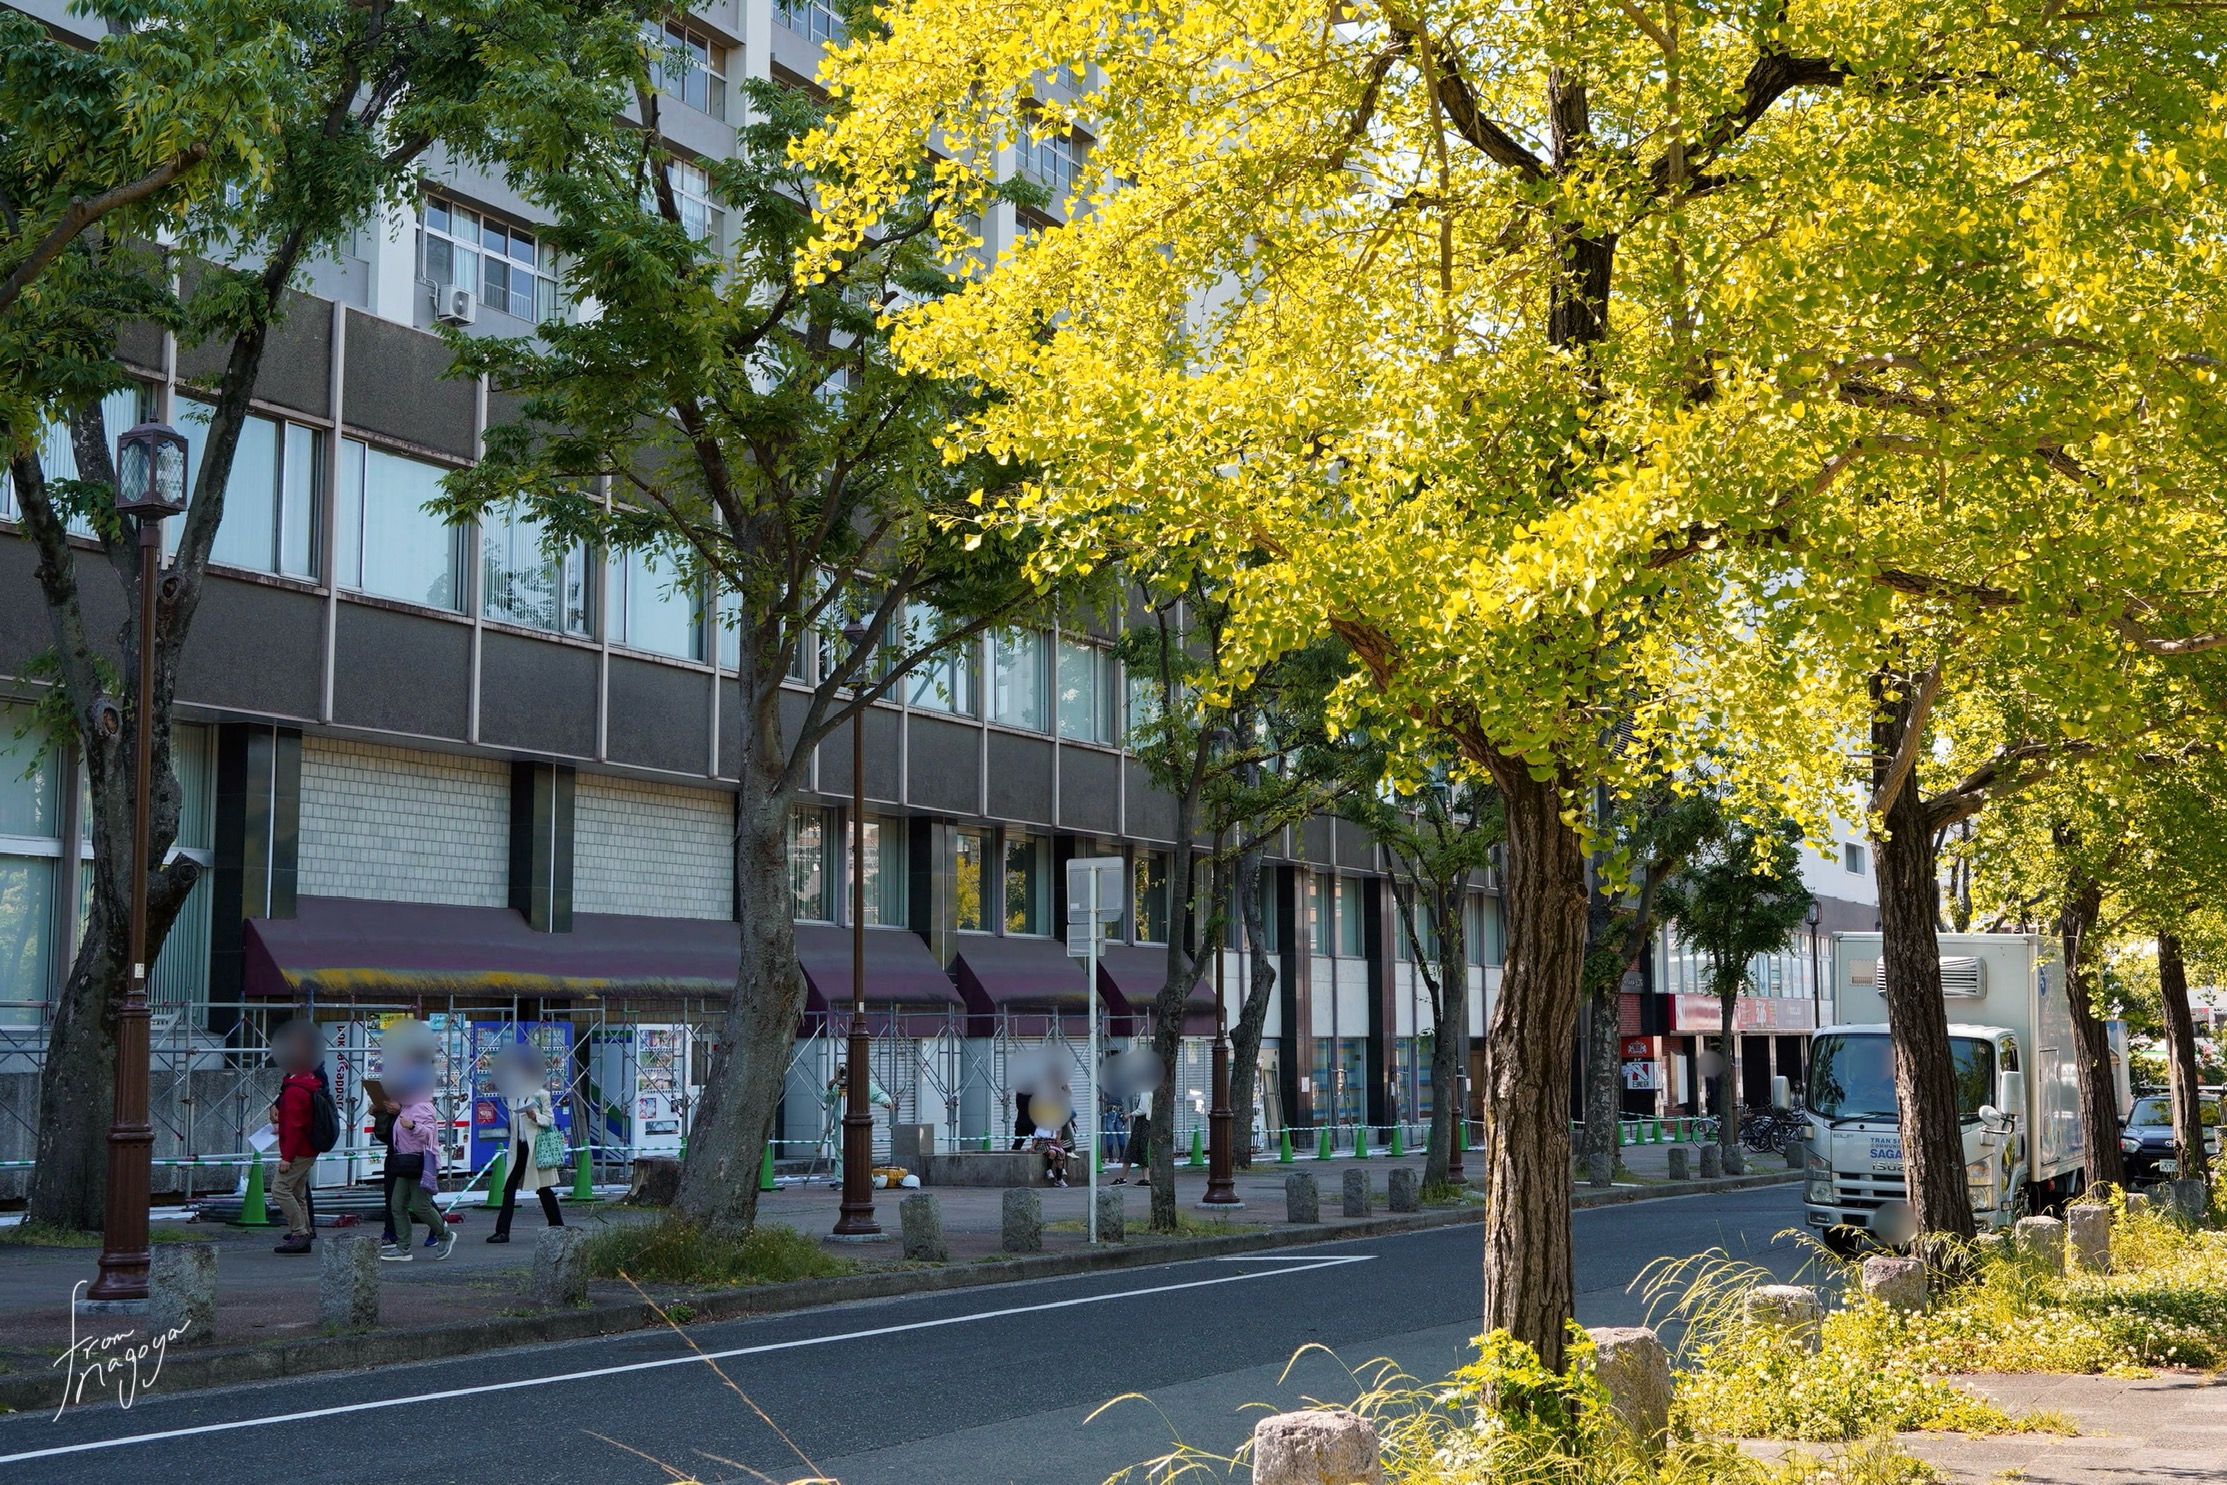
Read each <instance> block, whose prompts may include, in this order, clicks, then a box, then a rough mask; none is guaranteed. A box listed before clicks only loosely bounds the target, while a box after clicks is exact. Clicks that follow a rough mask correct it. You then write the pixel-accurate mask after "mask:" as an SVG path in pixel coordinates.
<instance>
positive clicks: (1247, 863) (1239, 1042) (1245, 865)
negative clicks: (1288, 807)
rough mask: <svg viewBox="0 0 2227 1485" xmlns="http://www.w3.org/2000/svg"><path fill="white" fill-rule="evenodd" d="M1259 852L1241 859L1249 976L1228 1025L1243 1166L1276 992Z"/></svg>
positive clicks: (1235, 1150) (1235, 1147)
mask: <svg viewBox="0 0 2227 1485" xmlns="http://www.w3.org/2000/svg"><path fill="white" fill-rule="evenodd" d="M1260 868H1261V852H1260V851H1258V850H1252V851H1247V852H1245V853H1244V854H1243V855H1241V856H1239V857H1238V858H1237V902H1238V912H1239V914H1240V917H1241V921H1242V922H1243V924H1244V929H1245V950H1246V953H1245V960H1246V964H1247V966H1248V967H1249V968H1250V970H1251V978H1250V980H1249V981H1248V983H1247V984H1246V986H1245V999H1244V1001H1243V1002H1242V1004H1241V1005H1240V1006H1239V1008H1238V1012H1237V1024H1236V1025H1235V1026H1233V1027H1231V1028H1230V1034H1229V1044H1230V1068H1229V1106H1230V1112H1231V1114H1232V1115H1233V1116H1234V1117H1235V1119H1236V1121H1237V1125H1236V1128H1235V1129H1233V1130H1232V1131H1231V1138H1230V1156H1231V1158H1232V1159H1233V1160H1234V1161H1235V1162H1236V1164H1237V1166H1238V1168H1239V1169H1241V1170H1251V1169H1252V1168H1253V1137H1252V1129H1253V1090H1254V1088H1255V1087H1256V1086H1257V1085H1258V1084H1259V1082H1260V1037H1261V1031H1262V1029H1263V1028H1264V1027H1266V1026H1267V1025H1268V1005H1269V1001H1270V1000H1271V999H1272V998H1273V997H1274V994H1275V990H1276V961H1275V959H1274V957H1273V953H1272V951H1271V950H1270V948H1269V945H1268V925H1267V923H1266V922H1265V921H1263V915H1262V912H1261V902H1260Z"/></svg>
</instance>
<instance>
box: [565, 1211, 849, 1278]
mask: <svg viewBox="0 0 2227 1485" xmlns="http://www.w3.org/2000/svg"><path fill="white" fill-rule="evenodd" d="M857 1267H858V1266H857V1265H856V1264H854V1263H852V1262H850V1261H849V1260H847V1259H842V1258H837V1257H835V1256H834V1255H833V1254H831V1253H829V1252H827V1250H826V1249H824V1248H822V1247H821V1246H820V1245H819V1243H818V1242H817V1241H816V1240H814V1239H813V1238H811V1237H809V1236H807V1235H806V1234H804V1233H801V1232H798V1231H797V1230H796V1229H795V1228H793V1227H781V1226H778V1225H774V1224H770V1223H768V1224H765V1225H761V1226H758V1227H754V1228H752V1229H751V1230H750V1231H749V1232H747V1233H745V1234H743V1235H742V1236H740V1237H734V1236H729V1235H727V1234H725V1233H721V1232H716V1231H713V1230H712V1229H709V1228H706V1227H703V1226H701V1225H699V1224H697V1223H694V1222H690V1221H689V1220H687V1219H686V1218H684V1217H679V1216H674V1215H666V1216H661V1217H656V1218H653V1219H651V1220H649V1221H647V1222H613V1223H610V1224H608V1225H606V1226H604V1227H603V1228H602V1230H600V1231H599V1232H597V1233H596V1234H595V1235H594V1236H593V1237H591V1238H589V1239H588V1272H589V1273H592V1274H595V1275H596V1276H597V1277H599V1278H605V1279H613V1278H620V1277H625V1278H630V1279H633V1280H634V1281H635V1282H637V1283H642V1284H696V1285H723V1284H786V1283H791V1282H793V1281H795V1280H798V1279H832V1278H837V1277H840V1276H841V1275H843V1274H847V1273H852V1272H855V1271H856V1270H857Z"/></svg>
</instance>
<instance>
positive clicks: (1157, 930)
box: [1136, 851, 1172, 944]
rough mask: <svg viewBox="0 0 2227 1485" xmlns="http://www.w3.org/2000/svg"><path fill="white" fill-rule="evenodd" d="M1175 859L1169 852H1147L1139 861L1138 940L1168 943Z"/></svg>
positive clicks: (1137, 888)
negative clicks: (1171, 872)
mask: <svg viewBox="0 0 2227 1485" xmlns="http://www.w3.org/2000/svg"><path fill="white" fill-rule="evenodd" d="M1171 860H1172V858H1171V857H1170V855H1169V853H1168V852H1166V851H1146V852H1145V853H1144V854H1143V855H1141V856H1139V857H1138V858H1137V883H1136V892H1137V908H1136V925H1137V926H1136V941H1137V942H1138V943H1140V944H1164V943H1166V942H1167V941H1168V911H1169V904H1168V876H1169V871H1168V868H1169V865H1170V862H1171Z"/></svg>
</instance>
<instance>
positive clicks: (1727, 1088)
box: [1717, 966, 1745, 1150]
mask: <svg viewBox="0 0 2227 1485" xmlns="http://www.w3.org/2000/svg"><path fill="white" fill-rule="evenodd" d="M1744 978H1745V967H1744V966H1741V967H1738V968H1734V969H1730V970H1727V969H1724V968H1721V967H1720V968H1719V969H1718V970H1717V1014H1718V1015H1719V1016H1721V1017H1723V1018H1724V1019H1723V1020H1721V1021H1719V1022H1718V1023H1717V1026H1718V1030H1717V1055H1718V1056H1719V1057H1721V1058H1722V1059H1723V1060H1724V1068H1723V1070H1722V1071H1721V1072H1720V1073H1718V1075H1717V1148H1719V1149H1721V1150H1730V1149H1731V1148H1732V1147H1733V1146H1734V1145H1737V1144H1738V1143H1740V1033H1739V1032H1738V1031H1737V1030H1736V1029H1735V1027H1736V1026H1737V1024H1738V1021H1739V1011H1740V982H1741V980H1742V979H1744Z"/></svg>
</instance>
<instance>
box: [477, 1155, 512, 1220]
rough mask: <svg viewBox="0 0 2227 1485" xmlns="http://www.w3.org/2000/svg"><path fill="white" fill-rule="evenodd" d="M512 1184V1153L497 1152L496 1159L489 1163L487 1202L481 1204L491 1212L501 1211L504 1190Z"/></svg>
mask: <svg viewBox="0 0 2227 1485" xmlns="http://www.w3.org/2000/svg"><path fill="white" fill-rule="evenodd" d="M509 1184H510V1152H509V1151H508V1150H497V1151H496V1152H495V1158H494V1159H493V1160H490V1161H488V1162H487V1200H485V1201H483V1202H481V1203H480V1205H481V1206H483V1207H486V1208H487V1209H488V1210H489V1211H497V1210H500V1209H501V1207H502V1204H503V1188H504V1187H505V1186H508V1185H509Z"/></svg>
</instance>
